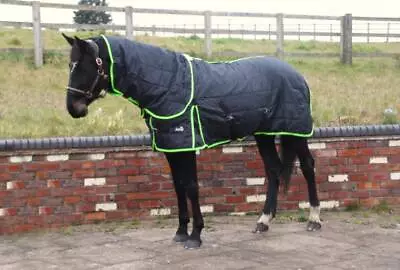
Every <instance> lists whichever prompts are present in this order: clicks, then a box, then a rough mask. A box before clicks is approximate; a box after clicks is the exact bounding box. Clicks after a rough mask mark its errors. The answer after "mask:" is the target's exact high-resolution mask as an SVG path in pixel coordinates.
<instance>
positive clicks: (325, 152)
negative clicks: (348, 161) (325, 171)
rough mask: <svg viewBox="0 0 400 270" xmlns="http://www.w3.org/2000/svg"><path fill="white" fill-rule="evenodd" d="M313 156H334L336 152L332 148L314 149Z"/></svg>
mask: <svg viewBox="0 0 400 270" xmlns="http://www.w3.org/2000/svg"><path fill="white" fill-rule="evenodd" d="M314 153H315V156H316V157H317V158H318V157H336V156H337V152H336V150H334V149H323V150H322V149H321V150H314Z"/></svg>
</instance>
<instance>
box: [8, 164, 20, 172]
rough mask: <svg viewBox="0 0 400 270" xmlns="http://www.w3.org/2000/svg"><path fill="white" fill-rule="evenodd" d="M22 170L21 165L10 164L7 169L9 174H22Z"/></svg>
mask: <svg viewBox="0 0 400 270" xmlns="http://www.w3.org/2000/svg"><path fill="white" fill-rule="evenodd" d="M22 169H23V167H22V165H20V164H10V165H7V167H6V171H8V172H20V171H22Z"/></svg>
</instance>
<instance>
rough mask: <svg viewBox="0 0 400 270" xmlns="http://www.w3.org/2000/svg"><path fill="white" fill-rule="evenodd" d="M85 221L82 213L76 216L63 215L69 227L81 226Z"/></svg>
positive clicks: (75, 214) (64, 221)
mask: <svg viewBox="0 0 400 270" xmlns="http://www.w3.org/2000/svg"><path fill="white" fill-rule="evenodd" d="M82 220H83V215H82V214H81V213H74V214H64V215H63V223H64V224H68V225H77V224H80V223H81V222H82Z"/></svg>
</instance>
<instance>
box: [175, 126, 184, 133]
mask: <svg viewBox="0 0 400 270" xmlns="http://www.w3.org/2000/svg"><path fill="white" fill-rule="evenodd" d="M174 131H175V132H184V131H185V128H184V127H183V126H179V127H175V129H174Z"/></svg>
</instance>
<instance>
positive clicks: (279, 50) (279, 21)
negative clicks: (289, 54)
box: [276, 13, 284, 59]
mask: <svg viewBox="0 0 400 270" xmlns="http://www.w3.org/2000/svg"><path fill="white" fill-rule="evenodd" d="M283 40H284V27H283V14H282V13H278V14H276V56H277V57H278V58H280V59H283V56H284V51H283Z"/></svg>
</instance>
